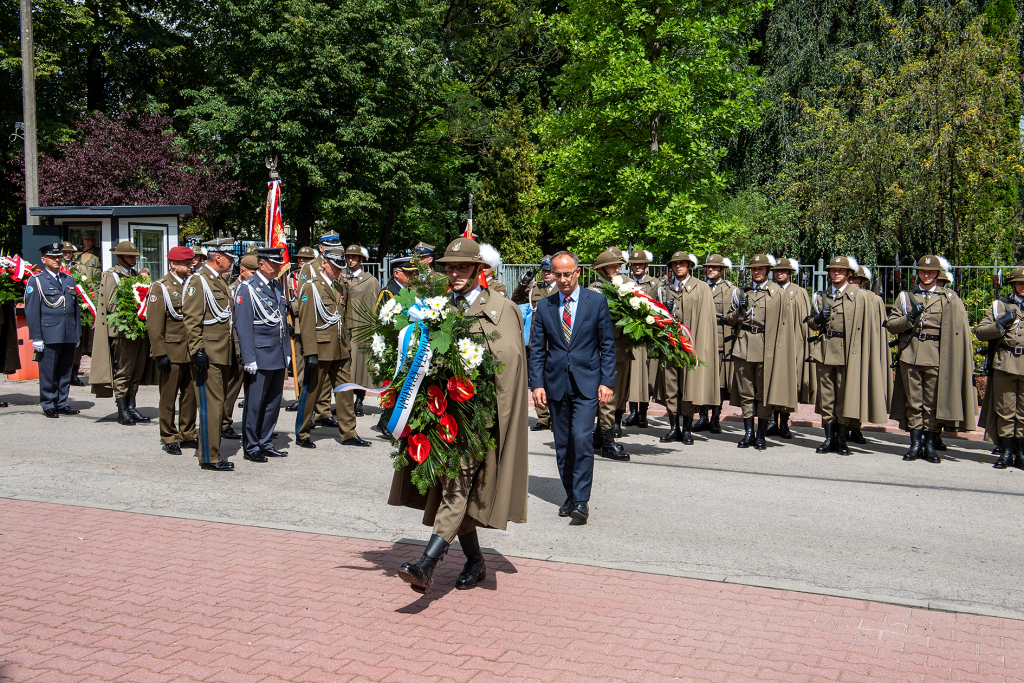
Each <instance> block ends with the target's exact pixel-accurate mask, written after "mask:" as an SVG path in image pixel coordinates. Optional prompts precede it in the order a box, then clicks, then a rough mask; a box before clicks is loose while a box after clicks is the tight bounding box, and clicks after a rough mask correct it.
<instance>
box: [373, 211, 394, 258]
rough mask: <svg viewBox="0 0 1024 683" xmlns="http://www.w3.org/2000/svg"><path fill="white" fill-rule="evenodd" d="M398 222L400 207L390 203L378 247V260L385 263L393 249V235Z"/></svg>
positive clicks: (385, 214)
mask: <svg viewBox="0 0 1024 683" xmlns="http://www.w3.org/2000/svg"><path fill="white" fill-rule="evenodd" d="M397 220H398V207H396V206H395V204H394V202H388V205H387V209H385V210H384V225H382V226H381V228H380V243H379V244H378V245H377V260H378V261H383V260H384V257H385V256H387V253H388V250H389V249H390V248H391V233H392V232H394V229H395V222H396V221H397Z"/></svg>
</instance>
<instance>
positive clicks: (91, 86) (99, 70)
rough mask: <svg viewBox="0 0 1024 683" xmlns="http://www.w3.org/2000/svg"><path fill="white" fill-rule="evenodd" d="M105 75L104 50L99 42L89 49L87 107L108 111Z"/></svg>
mask: <svg viewBox="0 0 1024 683" xmlns="http://www.w3.org/2000/svg"><path fill="white" fill-rule="evenodd" d="M104 80H105V79H104V77H103V50H102V49H100V46H99V45H98V44H94V45H93V46H92V47H91V48H90V49H89V56H88V57H87V58H86V63H85V108H86V109H88V110H89V111H102V112H105V111H106V106H107V101H106V99H107V98H106V92H105V90H106V83H105V82H104Z"/></svg>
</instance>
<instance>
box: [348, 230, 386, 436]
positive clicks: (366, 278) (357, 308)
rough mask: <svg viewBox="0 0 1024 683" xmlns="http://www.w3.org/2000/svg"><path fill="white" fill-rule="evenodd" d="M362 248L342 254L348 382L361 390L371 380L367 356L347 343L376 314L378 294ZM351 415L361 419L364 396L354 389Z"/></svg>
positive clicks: (368, 385) (351, 248)
mask: <svg viewBox="0 0 1024 683" xmlns="http://www.w3.org/2000/svg"><path fill="white" fill-rule="evenodd" d="M367 253H368V252H367V251H366V249H365V248H363V247H360V246H359V245H358V244H352V245H349V247H348V249H346V250H345V264H346V265H347V266H348V269H347V270H346V271H345V285H346V287H348V305H347V307H346V311H347V313H346V315H347V316H348V322H347V323H346V326H347V327H348V332H349V337H350V341H352V342H353V343H352V344H351V347H352V382H353V383H354V384H358V385H359V386H363V387H372V386H373V380H372V379H371V378H370V373H369V372H367V370H366V361H367V356H366V354H364V353H363V352H362V351H360V350H359V348H358V346H359V345H358V344H356V343H354V340H351V337H352V335H353V332H354V330H355V328H357V327H360V326H362V325H366V324H367V323H369V322H370V320H367V318H368V317H370V316H374V314H375V313H376V311H375V308H374V307H375V305H376V303H377V296H378V295H379V294H380V283H379V282H378V281H377V278H376V277H374V276H373V275H370V274H369V273H367V272H366V271H365V270H363V260H364V259H365V258H366V256H367ZM352 395H353V396H355V415H356V417H362V416H363V399H364V398H366V392H365V391H363V390H362V389H354V390H353V391H352Z"/></svg>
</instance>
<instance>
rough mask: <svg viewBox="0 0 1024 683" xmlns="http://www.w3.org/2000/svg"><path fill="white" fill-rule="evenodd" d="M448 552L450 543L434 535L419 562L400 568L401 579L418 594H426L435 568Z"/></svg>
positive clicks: (409, 563) (408, 563)
mask: <svg viewBox="0 0 1024 683" xmlns="http://www.w3.org/2000/svg"><path fill="white" fill-rule="evenodd" d="M446 552H448V541H446V540H444V539H443V538H441V537H440V536H438V535H437V534H434V535H432V536H431V537H430V541H428V542H427V549H426V550H424V551H423V557H421V558H420V560H419V562H406V563H405V564H403V565H402V566H401V567H399V568H398V576H399V578H401V579H402V581H405V582H407V583H408V584H409V585H410V586H412V589H413V590H414V591H416V592H417V593H426V592H427V589H428V588H430V583H431V580H432V578H433V576H434V568H435V567H437V563H438V562H440V561H441V558H442V557H444V554H445V553H446Z"/></svg>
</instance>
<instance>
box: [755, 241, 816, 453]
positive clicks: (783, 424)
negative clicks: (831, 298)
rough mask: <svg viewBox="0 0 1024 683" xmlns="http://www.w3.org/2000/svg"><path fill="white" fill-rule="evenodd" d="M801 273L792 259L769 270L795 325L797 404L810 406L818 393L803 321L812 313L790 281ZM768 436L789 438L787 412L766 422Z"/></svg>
mask: <svg viewBox="0 0 1024 683" xmlns="http://www.w3.org/2000/svg"><path fill="white" fill-rule="evenodd" d="M799 274H800V262H799V261H797V260H796V259H793V258H780V259H779V260H778V263H777V264H776V266H775V267H774V268H773V269H772V277H773V278H774V279H775V284H777V285H778V286H779V287H781V288H782V291H784V292H785V293H786V294H787V295H789V298H790V299H791V300H792V303H793V306H794V310H793V313H794V315H793V324H794V325H796V336H797V343H796V347H795V348H794V352H795V353H796V356H797V358H796V363H797V368H799V371H800V377H799V379H798V380H797V391H798V398H799V401H800V403H805V404H811V405H813V404H814V402H815V397H816V395H817V393H818V387H817V382H818V379H817V376H816V373H815V366H814V363H813V362H811V356H810V353H811V344H810V338H811V334H810V328H809V327H808V326H807V323H805V322H804V319H805V318H807V314H808V313H809V312H810V310H811V298H810V297H809V296H808V295H807V290H805V289H804V288H803V287H801V286H800V285H798V284H796V283H795V282H793V279H794V278H795V277H796V276H798V275H799ZM765 433H766V434H767V435H768V436H778V437H781V438H783V439H792V438H793V432H791V431H790V429H789V413H780V412H778V411H775V412H773V413H772V420H771V422H769V423H768V431H767V432H765Z"/></svg>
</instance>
